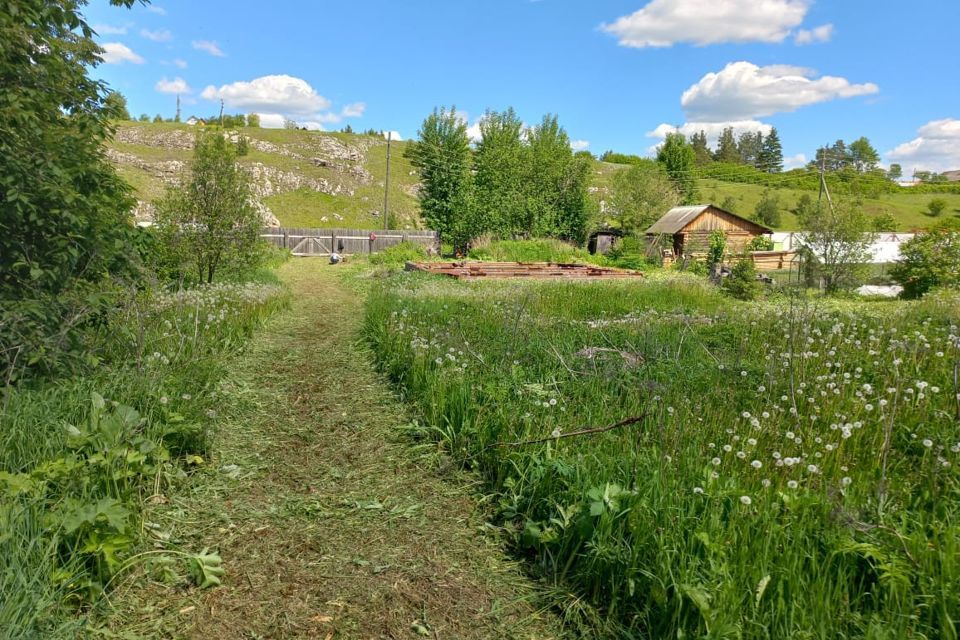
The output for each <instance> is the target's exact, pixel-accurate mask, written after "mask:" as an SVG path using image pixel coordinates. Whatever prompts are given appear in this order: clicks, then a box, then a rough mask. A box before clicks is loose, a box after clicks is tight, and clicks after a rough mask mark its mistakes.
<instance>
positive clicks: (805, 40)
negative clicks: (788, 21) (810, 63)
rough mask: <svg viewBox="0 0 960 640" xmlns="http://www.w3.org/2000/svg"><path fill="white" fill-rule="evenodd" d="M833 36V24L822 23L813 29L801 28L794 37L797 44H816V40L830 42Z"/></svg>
mask: <svg viewBox="0 0 960 640" xmlns="http://www.w3.org/2000/svg"><path fill="white" fill-rule="evenodd" d="M832 37H833V25H832V24H822V25H820V26H819V27H814V28H813V29H800V30H799V31H797V35H795V36H794V37H793V41H794V42H795V43H796V44H814V43H815V42H830V38H832Z"/></svg>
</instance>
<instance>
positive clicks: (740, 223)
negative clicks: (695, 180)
mask: <svg viewBox="0 0 960 640" xmlns="http://www.w3.org/2000/svg"><path fill="white" fill-rule="evenodd" d="M714 231H723V233H724V234H725V235H726V237H727V253H728V254H740V253H744V252H745V251H746V248H747V245H748V244H750V241H751V240H753V239H754V238H756V237H757V236H762V235H769V234H772V233H773V229H768V228H767V227H764V226H763V225H760V224H757V223H756V222H753V221H752V220H747V219H746V218H744V217H742V216H738V215H737V214H735V213H731V212H729V211H725V210H724V209H721V208H720V207H717V206H715V205H712V204H701V205H694V206H688V207H674V208H673V209H670V211H668V212H667V213H666V215H664V216H663V217H662V218H660V219H659V220H657V221H656V222H655V223H653V225H652V226H651V227H650V228H649V229H647V231H646V236H647V243H648V244H649V245H651V246H652V245H659V246H660V247H661V248H662V249H663V250H665V251H667V252H669V251H670V250H671V249H672V253H673V257H675V258H679V257H681V256H696V257H700V256H703V255H706V253H707V250H708V249H709V247H710V234H711V233H713V232H714ZM671 241H672V242H671Z"/></svg>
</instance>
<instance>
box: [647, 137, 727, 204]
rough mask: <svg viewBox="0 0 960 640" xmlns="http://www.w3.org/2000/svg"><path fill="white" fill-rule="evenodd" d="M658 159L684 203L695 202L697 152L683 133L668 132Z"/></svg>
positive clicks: (658, 153)
mask: <svg viewBox="0 0 960 640" xmlns="http://www.w3.org/2000/svg"><path fill="white" fill-rule="evenodd" d="M732 135H733V134H732V133H731V136H732ZM657 161H658V162H660V163H661V164H663V167H664V169H666V172H667V175H668V176H670V180H671V181H672V182H673V185H674V187H675V188H676V190H677V193H679V195H680V201H681V202H682V203H683V204H693V203H694V201H695V200H696V199H697V186H696V180H695V178H694V175H693V170H694V165H695V163H696V154H695V153H694V151H693V148H692V147H691V146H690V145H689V144H687V141H686V139H685V138H684V136H683V134H682V133H670V134H667V139H666V140H665V141H664V142H663V145H661V147H660V150H659V151H658V152H657Z"/></svg>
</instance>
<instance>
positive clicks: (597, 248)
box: [587, 229, 623, 255]
mask: <svg viewBox="0 0 960 640" xmlns="http://www.w3.org/2000/svg"><path fill="white" fill-rule="evenodd" d="M622 237H623V232H622V231H620V230H619V229H600V230H599V231H594V232H593V233H592V234H590V241H589V242H588V243H587V249H588V250H589V251H590V253H593V254H597V253H600V254H604V255H605V254H607V253H609V252H610V249H612V248H613V245H614V244H615V243H616V242H617V240H619V239H620V238H622Z"/></svg>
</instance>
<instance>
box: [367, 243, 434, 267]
mask: <svg viewBox="0 0 960 640" xmlns="http://www.w3.org/2000/svg"><path fill="white" fill-rule="evenodd" d="M426 257H427V250H426V248H425V247H424V246H423V245H422V244H418V243H416V242H401V243H399V244H395V245H393V246H392V247H387V248H386V249H384V250H383V251H378V252H377V253H374V254H372V255H371V256H370V264H376V265H401V264H404V263H405V262H416V261H417V260H423V259H424V258H426Z"/></svg>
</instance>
